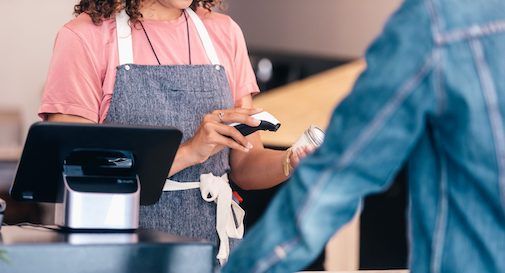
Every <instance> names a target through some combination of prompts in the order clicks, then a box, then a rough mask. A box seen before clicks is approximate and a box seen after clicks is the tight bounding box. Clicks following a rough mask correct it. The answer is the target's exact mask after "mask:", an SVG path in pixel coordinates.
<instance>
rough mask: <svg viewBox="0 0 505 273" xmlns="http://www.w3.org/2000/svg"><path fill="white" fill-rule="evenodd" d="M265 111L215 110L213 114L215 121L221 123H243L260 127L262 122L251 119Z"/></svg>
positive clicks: (247, 109) (243, 109)
mask: <svg viewBox="0 0 505 273" xmlns="http://www.w3.org/2000/svg"><path fill="white" fill-rule="evenodd" d="M261 111H263V110H262V109H260V108H234V109H223V110H215V111H213V112H212V116H213V120H214V121H216V122H221V123H225V124H226V123H243V124H247V125H249V126H252V127H256V126H259V125H260V121H259V120H257V119H255V118H253V117H251V116H252V115H254V114H257V113H259V112H261Z"/></svg>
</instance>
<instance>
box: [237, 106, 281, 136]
mask: <svg viewBox="0 0 505 273" xmlns="http://www.w3.org/2000/svg"><path fill="white" fill-rule="evenodd" d="M251 117H253V118H255V119H258V120H260V121H261V123H260V125H259V126H256V127H251V126H249V125H247V124H243V123H231V124H229V125H230V126H233V127H235V128H236V129H237V130H238V131H239V132H240V133H241V134H242V135H244V136H247V135H250V134H252V133H254V132H256V131H258V130H263V131H272V132H275V131H277V130H278V129H279V127H281V123H280V122H279V121H278V120H277V119H276V118H275V117H274V116H272V114H270V113H268V112H266V111H263V112H260V113H257V114H254V115H252V116H251Z"/></svg>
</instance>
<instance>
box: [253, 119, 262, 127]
mask: <svg viewBox="0 0 505 273" xmlns="http://www.w3.org/2000/svg"><path fill="white" fill-rule="evenodd" d="M252 119H253V122H254V124H255V125H256V126H260V124H261V120H259V119H256V118H252Z"/></svg>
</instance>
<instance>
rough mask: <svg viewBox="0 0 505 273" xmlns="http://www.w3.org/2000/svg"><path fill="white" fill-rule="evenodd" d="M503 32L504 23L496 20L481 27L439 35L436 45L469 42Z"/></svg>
mask: <svg viewBox="0 0 505 273" xmlns="http://www.w3.org/2000/svg"><path fill="white" fill-rule="evenodd" d="M503 32H505V21H504V20H498V21H493V22H490V23H487V24H482V25H478V24H475V25H472V26H469V27H465V28H460V29H455V30H451V31H447V32H445V33H441V34H440V35H438V38H437V40H436V42H437V44H438V45H446V44H450V43H455V42H459V41H465V40H471V39H476V38H481V37H485V36H490V35H493V34H497V33H503Z"/></svg>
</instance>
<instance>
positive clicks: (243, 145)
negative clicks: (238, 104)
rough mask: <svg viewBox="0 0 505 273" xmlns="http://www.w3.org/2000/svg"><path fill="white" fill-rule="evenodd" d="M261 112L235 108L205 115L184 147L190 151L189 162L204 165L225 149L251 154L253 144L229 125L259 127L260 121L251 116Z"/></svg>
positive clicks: (259, 110)
mask: <svg viewBox="0 0 505 273" xmlns="http://www.w3.org/2000/svg"><path fill="white" fill-rule="evenodd" d="M261 111H262V110H261V109H246V108H235V109H226V110H216V111H213V112H212V113H209V114H207V115H205V116H204V118H203V120H202V123H201V124H200V127H199V128H198V129H197V131H196V133H195V135H194V136H193V138H191V139H190V140H188V141H187V142H186V143H184V144H183V145H182V146H183V147H184V148H185V149H187V150H188V153H187V155H188V156H189V157H190V158H189V161H190V162H192V163H194V164H198V163H203V162H205V161H206V160H207V159H208V158H209V157H210V156H212V155H214V154H216V153H218V152H219V151H221V150H222V149H224V148H225V147H228V148H230V149H235V150H239V151H242V152H249V150H250V149H252V147H253V146H252V144H251V143H250V142H249V141H248V140H247V139H246V138H245V137H244V136H243V135H242V134H241V133H240V132H239V131H238V130H237V129H235V128H234V127H232V126H229V125H227V124H230V123H235V122H237V123H243V124H247V125H249V126H252V127H256V126H259V124H260V121H259V120H257V119H255V118H252V117H251V115H254V114H256V113H259V112H261Z"/></svg>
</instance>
